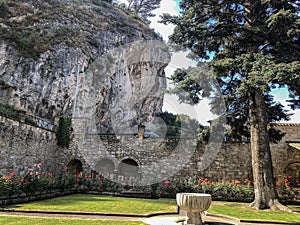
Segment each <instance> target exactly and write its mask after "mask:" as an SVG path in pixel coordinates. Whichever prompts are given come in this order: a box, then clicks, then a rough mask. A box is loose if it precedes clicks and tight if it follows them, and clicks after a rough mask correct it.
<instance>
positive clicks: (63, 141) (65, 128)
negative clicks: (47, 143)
mask: <svg viewBox="0 0 300 225" xmlns="http://www.w3.org/2000/svg"><path fill="white" fill-rule="evenodd" d="M71 133H72V119H71V118H66V117H61V118H59V121H58V128H57V132H56V137H57V145H58V146H60V147H69V145H70V141H71Z"/></svg>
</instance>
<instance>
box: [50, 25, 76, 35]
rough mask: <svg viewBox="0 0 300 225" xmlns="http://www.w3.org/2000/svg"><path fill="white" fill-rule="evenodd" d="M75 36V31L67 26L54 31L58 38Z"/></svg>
mask: <svg viewBox="0 0 300 225" xmlns="http://www.w3.org/2000/svg"><path fill="white" fill-rule="evenodd" d="M75 34H76V30H75V29H73V28H71V27H67V26H61V27H59V28H57V29H56V30H55V35H56V36H58V37H71V36H72V35H75Z"/></svg>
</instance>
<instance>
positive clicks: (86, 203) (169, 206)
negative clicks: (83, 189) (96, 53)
mask: <svg viewBox="0 0 300 225" xmlns="http://www.w3.org/2000/svg"><path fill="white" fill-rule="evenodd" d="M7 208H8V209H15V210H41V211H61V212H62V211H66V212H70V211H72V212H98V213H112V214H113V213H117V214H150V213H159V212H176V211H177V207H176V201H175V199H159V200H157V199H138V198H119V197H110V196H100V195H87V194H76V195H70V196H65V197H61V198H55V199H49V200H43V201H37V202H32V203H27V204H19V205H14V206H10V207H7ZM291 208H292V209H293V210H300V207H299V206H291ZM208 212H209V213H212V214H220V215H226V216H231V217H235V218H239V219H249V220H268V221H270V220H272V221H284V222H299V221H300V213H287V212H282V211H272V210H261V211H257V210H254V209H251V208H249V204H248V203H238V202H217V201H213V202H212V205H211V207H210V208H209V210H208ZM3 218H5V217H3ZM5 219H6V218H5ZM9 219H10V220H12V218H9ZM33 219H34V220H35V219H36V218H33ZM63 220H64V219H59V220H58V222H60V221H63ZM67 221H68V220H67ZM1 222H2V220H0V224H9V223H8V222H6V221H5V223H1ZM21 222H22V221H21ZM30 224H43V223H39V222H37V223H34V222H32V223H30ZM47 224H48V223H47ZM49 224H51V223H49ZM53 224H57V223H53ZM72 224H76V223H75V220H74V223H73V222H72ZM78 224H80V223H78ZM91 224H92V223H91ZM100 224H101V223H100ZM104 224H110V223H108V222H107V221H105V223H104ZM111 224H116V225H118V223H115V222H112V223H111ZM120 224H122V225H123V224H124V223H120ZM125 224H126V225H127V224H135V223H130V222H128V223H125Z"/></svg>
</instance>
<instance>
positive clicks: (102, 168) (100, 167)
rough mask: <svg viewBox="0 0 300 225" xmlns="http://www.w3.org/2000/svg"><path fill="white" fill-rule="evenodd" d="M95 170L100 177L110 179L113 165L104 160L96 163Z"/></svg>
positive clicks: (113, 168) (108, 160) (110, 161)
mask: <svg viewBox="0 0 300 225" xmlns="http://www.w3.org/2000/svg"><path fill="white" fill-rule="evenodd" d="M95 169H96V172H97V173H99V174H100V175H103V176H105V177H110V175H111V174H114V170H115V165H114V163H113V161H112V160H110V159H106V158H104V159H101V160H99V161H98V162H97V163H96V166H95Z"/></svg>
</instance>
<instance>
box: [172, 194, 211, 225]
mask: <svg viewBox="0 0 300 225" xmlns="http://www.w3.org/2000/svg"><path fill="white" fill-rule="evenodd" d="M176 202H177V205H178V206H179V207H180V208H181V209H182V210H185V211H187V218H186V221H185V223H184V224H187V225H202V224H203V222H202V219H201V213H202V212H204V211H206V210H207V209H208V208H209V206H210V204H211V195H209V194H201V193H178V194H177V195H176Z"/></svg>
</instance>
